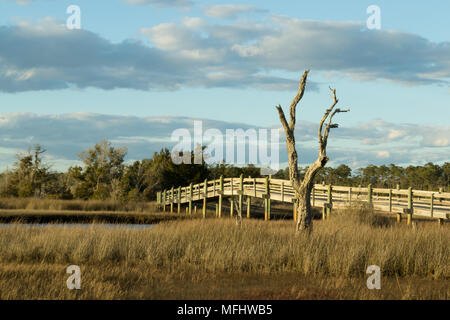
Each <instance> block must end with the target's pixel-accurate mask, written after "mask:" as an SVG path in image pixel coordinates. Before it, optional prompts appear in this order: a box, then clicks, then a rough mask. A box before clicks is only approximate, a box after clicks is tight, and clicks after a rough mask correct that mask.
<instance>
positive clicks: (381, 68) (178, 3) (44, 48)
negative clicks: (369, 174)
mask: <svg viewBox="0 0 450 320" xmlns="http://www.w3.org/2000/svg"><path fill="white" fill-rule="evenodd" d="M71 4H75V5H78V6H79V7H80V8H81V24H82V29H81V30H67V29H66V28H65V26H64V24H65V21H66V19H67V17H68V16H69V15H68V14H66V8H67V7H68V6H69V5H71ZM369 5H378V6H379V7H380V9H381V30H367V28H366V19H367V18H368V16H369V15H368V14H367V13H366V8H367V7H368V6H369ZM448 12H450V3H449V2H448V1H440V0H430V1H426V2H414V3H411V2H408V1H400V0H398V1H361V0H348V1H339V2H338V1H328V0H318V1H245V2H242V1H195V0H192V1H189V0H166V1H162V0H96V1H88V0H87V1H81V0H79V1H75V0H72V1H64V0H58V1H56V0H29V1H26V0H17V1H14V0H0V101H1V103H0V113H2V118H0V167H2V168H4V167H5V166H6V165H7V163H10V162H11V161H13V160H11V159H13V158H12V155H13V154H14V153H15V152H16V151H17V150H23V149H26V147H27V146H28V145H30V144H32V143H37V142H39V143H42V144H44V146H46V147H47V149H48V151H49V152H48V153H49V158H51V159H52V161H54V162H55V166H56V167H58V168H60V167H64V166H67V165H69V164H70V163H72V161H73V160H74V159H76V153H77V152H79V151H80V150H79V149H80V148H84V147H86V146H88V143H89V142H90V144H93V143H95V142H96V141H87V139H81V141H78V140H80V135H81V136H82V135H83V131H82V129H81V128H83V127H84V126H85V125H86V123H89V122H90V121H94V122H95V123H98V122H102V121H106V120H105V119H109V120H111V118H110V117H111V116H113V117H115V118H114V119H115V120H114V123H117V127H121V126H124V130H125V128H129V126H130V124H129V121H130V119H135V121H136V122H139V123H141V121H142V119H166V120H165V121H166V122H165V123H167V119H172V120H171V121H173V122H174V123H177V124H179V123H180V122H179V121H181V119H185V118H188V120H186V121H188V122H189V121H191V120H192V119H196V118H201V119H205V121H210V122H211V123H214V122H213V121H214V120H216V121H221V122H223V124H221V127H222V126H223V127H224V128H225V127H226V126H227V124H228V126H232V124H236V123H241V124H245V125H246V126H248V127H273V126H279V120H278V118H277V114H276V112H275V108H274V106H275V105H277V104H281V105H282V106H284V107H285V108H286V107H287V106H288V105H289V103H290V101H291V99H292V97H293V95H294V94H295V92H296V86H297V82H298V79H299V77H300V75H301V73H302V72H303V70H304V69H306V68H310V69H311V73H310V85H309V87H308V91H307V94H306V95H305V97H304V99H303V100H302V102H301V105H300V106H299V115H298V117H299V118H300V119H301V120H302V121H304V122H305V126H306V127H308V128H309V126H310V125H312V124H316V123H317V122H318V120H319V119H320V117H321V115H322V114H323V111H324V110H325V109H326V108H327V107H328V106H329V104H330V97H329V92H328V86H332V87H335V88H336V89H337V94H338V97H339V99H340V106H342V107H350V108H351V112H350V113H348V114H345V115H341V117H340V119H339V123H340V125H341V127H342V128H343V129H342V130H341V129H339V130H341V132H338V131H339V130H337V131H335V132H333V133H332V135H333V136H332V139H334V140H333V141H332V140H330V144H334V145H333V148H331V149H330V157H331V158H332V160H333V159H334V163H332V165H333V164H339V163H346V164H350V165H352V166H359V165H365V164H368V163H377V164H381V163H391V162H393V163H397V164H404V165H406V164H421V163H425V162H428V161H434V162H440V163H442V162H445V161H448V159H449V156H448V155H449V154H450V127H449V121H448V119H449V115H450V112H449V105H450V104H449V101H450V100H449V98H450V96H449V94H450V90H449V82H448V81H449V78H450V43H449V32H448V30H450V22H449V21H450V20H449V19H448ZM17 112H19V113H20V114H17ZM76 113H82V114H83V116H82V117H81V116H79V115H78V116H77V115H73V116H72V118H70V117H71V116H70V114H76ZM86 113H92V114H94V115H91V116H86ZM58 115H59V116H58ZM124 115H127V116H128V117H124ZM1 119H3V121H1ZM30 119H34V120H30ZM42 119H52V123H53V125H54V126H55V128H61V130H62V131H54V134H53V135H51V134H48V133H46V132H47V131H48V128H46V127H42V123H41V122H42ZM68 119H71V121H72V120H73V121H74V119H75V120H77V119H78V120H77V121H78V122H77V123H78V125H75V124H74V126H75V127H76V126H78V127H79V128H80V129H79V132H77V131H76V130H75V129H74V131H73V134H74V136H67V135H65V134H64V132H63V131H64V127H65V125H66V122H65V121H69V120H68ZM80 119H82V120H80ZM174 119H177V121H175V120H174ZM189 119H190V120H189ZM150 122H151V123H154V122H152V121H150ZM24 123H27V126H28V127H29V128H30V132H28V133H27V135H26V136H24V132H26V131H27V130H23V125H24ZM71 123H72V122H71ZM125 123H126V125H125ZM215 124H216V125H217V123H215ZM38 125H41V127H39V126H38ZM33 126H34V127H33ZM28 127H27V128H28ZM97 127H98V128H100V127H101V126H97ZM108 128H109V129H108V130H107V131H105V130H104V129H102V130H100V129H99V130H98V131H96V133H95V134H94V133H93V135H92V136H91V139H101V138H102V137H105V138H109V139H110V140H114V141H117V143H120V142H122V143H125V144H128V147H129V149H130V152H129V158H130V159H133V158H139V157H145V154H142V153H139V152H137V150H142V148H143V146H140V147H139V148H138V147H137V145H134V146H133V145H132V144H130V142H129V141H130V140H129V139H128V140H123V137H125V136H126V135H127V132H123V133H122V135H121V138H118V136H117V134H115V135H114V134H113V133H112V132H114V131H115V129H114V128H111V127H108ZM140 128H142V129H141V131H140V132H142V133H141V135H142V136H152V135H157V133H155V132H154V130H153V128H152V127H151V126H150V127H149V128H146V127H145V126H142V127H140ZM174 128H176V126H174V124H173V123H170V125H167V128H166V129H167V134H168V135H170V130H169V129H174ZM313 128H314V126H311V130H313ZM345 128H347V129H348V131H349V132H353V133H354V135H353V136H349V135H347V134H345V133H342V132H345ZM367 128H369V129H367ZM160 129H161V128H160ZM363 129H364V130H366V129H367V130H366V131H365V132H364V134H363V136H364V137H361V136H359V135H358V133H357V132H358V130H360V131H361V130H363ZM126 130H129V129H126ZM164 132H165V131H164ZM370 132H372V135H373V137H371V136H370ZM59 133H60V134H61V137H64V139H66V140H65V141H67V140H69V141H71V142H72V145H73V147H72V148H70V147H67V146H64V147H62V145H64V143H63V141H62V140H61V141H60V140H59V138H58V135H59ZM136 134H137V133H134V135H136ZM299 134H300V138H304V140H302V139H300V140H299V144H300V145H299V148H300V147H303V148H304V149H305V152H304V154H305V156H304V157H301V162H302V163H305V164H306V163H308V162H310V161H312V160H313V158H314V151H313V150H314V148H315V140H314V138H312V137H310V135H309V134H306V133H299ZM302 134H303V135H302ZM333 137H334V138H333ZM61 139H62V138H61ZM121 139H122V140H121ZM85 140H86V141H85ZM76 141H78V142H76ZM161 141H162V140H161ZM162 144H163V142H160V144H158V145H147V146H146V147H144V149H145V150H146V151H148V152H147V153H148V154H149V155H150V154H151V153H152V152H153V151H154V150H153V149H155V148H158V147H160V146H161V145H162ZM333 150H335V151H333ZM339 150H352V152H340V151H339ZM2 152H3V153H2ZM300 153H301V151H300ZM341 153H342V154H341ZM350 154H351V155H350ZM333 155H334V158H333Z"/></svg>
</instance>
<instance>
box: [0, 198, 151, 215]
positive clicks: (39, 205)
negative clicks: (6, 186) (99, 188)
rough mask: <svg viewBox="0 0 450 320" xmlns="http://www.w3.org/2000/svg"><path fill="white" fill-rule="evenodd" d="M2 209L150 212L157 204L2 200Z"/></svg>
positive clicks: (29, 199) (34, 199) (0, 201)
mask: <svg viewBox="0 0 450 320" xmlns="http://www.w3.org/2000/svg"><path fill="white" fill-rule="evenodd" d="M0 209H7V210H19V209H26V210H53V211H55V210H59V211H65V210H73V211H122V212H123V211H125V212H130V211H131V212H149V211H154V210H155V203H154V202H148V201H119V200H58V199H41V198H0Z"/></svg>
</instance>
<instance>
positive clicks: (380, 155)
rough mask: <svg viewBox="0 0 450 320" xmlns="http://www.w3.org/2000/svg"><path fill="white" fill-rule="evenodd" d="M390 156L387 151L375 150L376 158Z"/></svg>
mask: <svg viewBox="0 0 450 320" xmlns="http://www.w3.org/2000/svg"><path fill="white" fill-rule="evenodd" d="M390 156H391V154H390V153H389V151H378V152H377V157H378V158H382V159H388V158H389V157H390Z"/></svg>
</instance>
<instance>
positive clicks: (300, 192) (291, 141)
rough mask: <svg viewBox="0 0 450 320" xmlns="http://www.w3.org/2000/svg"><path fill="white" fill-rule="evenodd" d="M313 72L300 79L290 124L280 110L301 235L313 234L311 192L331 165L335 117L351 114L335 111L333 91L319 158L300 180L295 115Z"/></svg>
mask: <svg viewBox="0 0 450 320" xmlns="http://www.w3.org/2000/svg"><path fill="white" fill-rule="evenodd" d="M308 73H309V70H306V71H305V73H304V74H303V76H302V78H301V79H300V85H299V88H298V92H297V95H296V96H295V97H294V100H292V103H291V106H290V109H289V116H290V121H289V124H288V122H287V120H286V117H285V115H284V112H283V109H282V108H281V106H280V105H278V106H277V107H276V108H277V110H278V114H279V116H280V121H281V124H282V125H283V128H284V131H285V133H286V147H287V151H288V156H289V179H290V180H291V183H292V187H293V189H294V191H295V193H296V195H297V213H298V219H297V231H302V230H308V231H311V230H312V211H311V201H310V200H311V191H312V188H313V186H314V178H315V176H316V175H317V173H318V172H319V171H320V169H322V168H323V167H324V166H325V165H326V164H327V162H328V160H329V159H328V157H327V142H328V136H329V134H330V130H331V129H334V128H338V124H335V123H333V117H334V116H335V115H336V114H337V113H340V112H348V111H350V110H341V109H334V107H335V106H336V105H337V103H338V102H339V100H338V99H337V98H336V89H332V88H330V90H331V93H332V98H333V103H332V105H331V107H330V108H328V109H327V110H326V111H325V114H324V115H323V117H322V119H321V120H320V124H319V132H318V133H319V155H318V157H317V160H316V161H315V162H314V163H313V164H312V165H311V166H310V167H309V168H308V170H307V171H306V173H305V177H304V178H303V180H300V175H299V171H298V156H297V151H296V149H295V136H294V130H295V112H296V108H297V105H298V103H299V102H300V100H301V99H302V98H303V94H304V93H305V87H306V80H307V78H308Z"/></svg>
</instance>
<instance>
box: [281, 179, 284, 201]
mask: <svg viewBox="0 0 450 320" xmlns="http://www.w3.org/2000/svg"><path fill="white" fill-rule="evenodd" d="M281 202H284V182H283V181H281Z"/></svg>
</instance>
